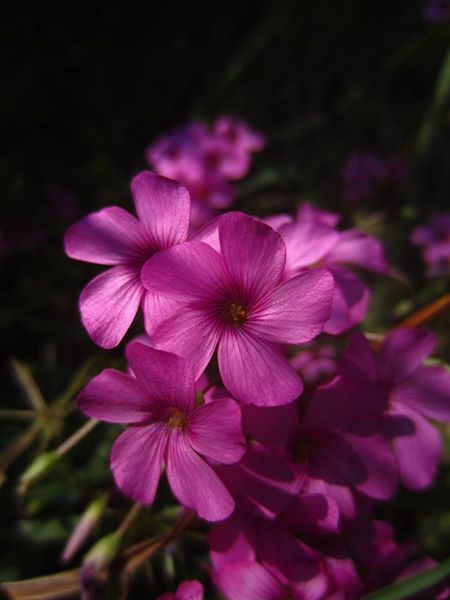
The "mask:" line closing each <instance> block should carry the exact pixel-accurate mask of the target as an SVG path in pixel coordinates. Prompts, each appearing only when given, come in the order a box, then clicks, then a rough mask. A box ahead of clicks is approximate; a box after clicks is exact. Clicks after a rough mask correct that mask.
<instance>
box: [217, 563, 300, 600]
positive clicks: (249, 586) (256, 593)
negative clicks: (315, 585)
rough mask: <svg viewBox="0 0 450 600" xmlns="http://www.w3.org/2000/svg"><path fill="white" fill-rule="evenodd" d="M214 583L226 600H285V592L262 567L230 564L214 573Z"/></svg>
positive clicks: (249, 564) (248, 564)
mask: <svg viewBox="0 0 450 600" xmlns="http://www.w3.org/2000/svg"><path fill="white" fill-rule="evenodd" d="M214 581H215V583H216V585H217V586H218V587H219V589H220V590H221V591H222V592H223V593H224V594H225V596H226V597H227V599H228V600H286V598H287V597H288V596H287V595H286V594H287V590H286V589H285V588H284V587H283V585H282V584H281V583H280V582H279V581H278V580H277V579H275V577H274V576H273V575H272V574H271V573H270V571H268V570H267V569H265V568H264V567H263V566H262V565H260V564H258V563H256V562H255V563H252V562H240V563H230V564H228V565H225V566H224V567H222V568H221V569H220V571H218V572H216V573H215V575H214Z"/></svg>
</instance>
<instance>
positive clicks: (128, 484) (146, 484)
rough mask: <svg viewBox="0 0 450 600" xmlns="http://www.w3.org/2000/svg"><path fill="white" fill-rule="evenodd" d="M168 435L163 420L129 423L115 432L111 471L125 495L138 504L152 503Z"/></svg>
mask: <svg viewBox="0 0 450 600" xmlns="http://www.w3.org/2000/svg"><path fill="white" fill-rule="evenodd" d="M168 436H169V432H168V428H167V427H166V425H165V424H164V423H152V424H151V425H147V426H145V427H142V426H131V427H128V429H126V430H125V431H124V432H123V433H122V434H120V435H119V437H118V438H117V440H116V441H115V442H114V445H113V447H112V450H111V471H112V473H113V475H114V479H115V481H116V484H117V487H118V488H119V489H120V491H121V492H123V493H124V494H125V496H128V497H129V498H132V499H133V500H135V501H136V502H140V503H142V504H151V503H152V502H153V500H154V498H155V494H156V488H157V487H158V482H159V478H160V476H161V469H162V465H163V460H164V454H165V451H166V447H167V442H168Z"/></svg>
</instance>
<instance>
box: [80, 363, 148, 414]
mask: <svg viewBox="0 0 450 600" xmlns="http://www.w3.org/2000/svg"><path fill="white" fill-rule="evenodd" d="M77 404H78V407H79V408H80V409H81V410H82V411H83V412H84V413H85V414H86V415H88V416H89V417H91V419H99V420H101V421H107V422H108V423H139V422H142V421H145V420H148V418H149V413H151V412H152V408H153V405H152V402H151V400H150V399H149V398H148V396H147V394H146V391H145V389H144V388H143V387H142V386H141V385H140V383H139V382H138V381H136V379H135V378H134V377H131V376H130V375H128V374H127V373H121V372H120V371H116V370H115V369H105V370H104V371H102V372H101V373H100V375H97V377H94V378H93V379H91V380H90V381H89V383H88V384H87V386H86V387H85V388H83V390H82V391H81V392H80V394H79V395H78V398H77Z"/></svg>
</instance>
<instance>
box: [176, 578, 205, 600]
mask: <svg viewBox="0 0 450 600" xmlns="http://www.w3.org/2000/svg"><path fill="white" fill-rule="evenodd" d="M203 592H204V590H203V586H202V584H201V583H200V581H197V580H196V579H192V580H191V581H183V582H182V583H180V585H179V586H178V588H177V593H176V600H203Z"/></svg>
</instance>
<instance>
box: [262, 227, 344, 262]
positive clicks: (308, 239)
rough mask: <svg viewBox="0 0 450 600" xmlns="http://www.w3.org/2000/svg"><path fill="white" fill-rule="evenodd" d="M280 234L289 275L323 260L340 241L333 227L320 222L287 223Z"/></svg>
mask: <svg viewBox="0 0 450 600" xmlns="http://www.w3.org/2000/svg"><path fill="white" fill-rule="evenodd" d="M269 224H270V223H269ZM278 232H279V234H280V235H281V237H282V238H283V240H284V242H285V244H286V249H287V254H286V271H287V272H289V273H296V272H297V273H298V271H299V269H302V268H304V267H308V266H310V265H313V264H314V263H316V262H318V261H319V260H321V259H322V258H323V257H324V256H325V254H326V253H327V252H328V251H329V250H331V248H332V247H333V246H334V245H335V244H336V243H337V241H338V239H339V234H338V232H337V231H336V230H335V229H333V227H328V226H327V225H324V224H323V223H320V222H318V221H309V220H308V221H293V222H291V223H285V224H284V225H282V226H281V227H280V228H279V229H278Z"/></svg>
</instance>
